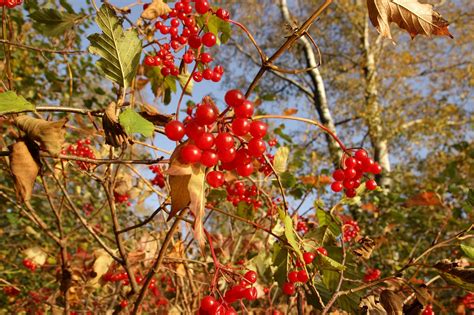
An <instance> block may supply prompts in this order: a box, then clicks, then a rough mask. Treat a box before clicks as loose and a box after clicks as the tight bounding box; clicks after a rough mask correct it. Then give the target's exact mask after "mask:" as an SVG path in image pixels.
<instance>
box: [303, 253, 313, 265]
mask: <svg viewBox="0 0 474 315" xmlns="http://www.w3.org/2000/svg"><path fill="white" fill-rule="evenodd" d="M315 257H316V255H315V254H314V253H310V252H306V253H304V254H303V260H304V262H305V263H306V264H307V265H309V264H310V263H312V262H313V260H314V258H315Z"/></svg>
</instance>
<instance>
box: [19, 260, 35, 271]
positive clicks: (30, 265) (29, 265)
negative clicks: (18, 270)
mask: <svg viewBox="0 0 474 315" xmlns="http://www.w3.org/2000/svg"><path fill="white" fill-rule="evenodd" d="M22 263H23V266H25V268H26V269H29V270H30V271H33V272H34V271H35V270H36V268H37V266H36V264H35V263H34V262H33V261H32V260H31V259H28V258H25V259H23V262H22Z"/></svg>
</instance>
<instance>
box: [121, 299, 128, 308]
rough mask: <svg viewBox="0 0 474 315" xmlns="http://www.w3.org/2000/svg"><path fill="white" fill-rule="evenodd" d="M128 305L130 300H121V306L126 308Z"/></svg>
mask: <svg viewBox="0 0 474 315" xmlns="http://www.w3.org/2000/svg"><path fill="white" fill-rule="evenodd" d="M127 305H128V301H127V300H122V301H121V302H120V307H121V308H126V307H127Z"/></svg>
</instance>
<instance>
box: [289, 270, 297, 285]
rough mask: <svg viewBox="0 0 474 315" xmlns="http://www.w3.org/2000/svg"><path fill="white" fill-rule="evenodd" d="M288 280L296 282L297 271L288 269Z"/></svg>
mask: <svg viewBox="0 0 474 315" xmlns="http://www.w3.org/2000/svg"><path fill="white" fill-rule="evenodd" d="M288 280H290V282H291V283H295V282H298V271H290V272H289V273H288Z"/></svg>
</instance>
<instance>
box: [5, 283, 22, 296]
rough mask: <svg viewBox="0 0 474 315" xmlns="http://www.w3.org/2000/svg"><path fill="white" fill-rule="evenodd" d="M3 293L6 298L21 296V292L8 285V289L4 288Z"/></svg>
mask: <svg viewBox="0 0 474 315" xmlns="http://www.w3.org/2000/svg"><path fill="white" fill-rule="evenodd" d="M3 293H4V294H5V295H6V296H17V295H18V294H20V290H18V289H17V288H15V287H13V286H11V285H8V286H6V287H3Z"/></svg>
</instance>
